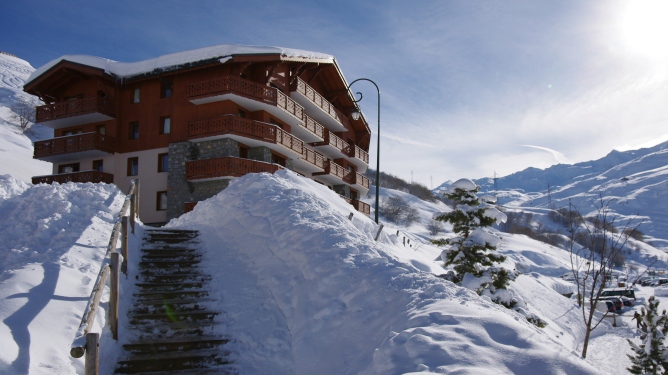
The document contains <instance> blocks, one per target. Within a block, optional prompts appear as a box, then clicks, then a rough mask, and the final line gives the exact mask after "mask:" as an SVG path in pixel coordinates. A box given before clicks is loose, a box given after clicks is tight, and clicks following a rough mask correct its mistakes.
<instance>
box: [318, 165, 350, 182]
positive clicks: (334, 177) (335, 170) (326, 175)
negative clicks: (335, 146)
mask: <svg viewBox="0 0 668 375" xmlns="http://www.w3.org/2000/svg"><path fill="white" fill-rule="evenodd" d="M350 173H351V172H349V171H348V170H347V169H345V168H343V167H342V166H340V165H338V164H336V163H335V162H333V161H331V160H327V161H325V170H324V171H323V172H319V173H313V177H315V178H316V179H317V180H320V181H322V182H326V183H329V184H332V185H341V184H343V183H344V182H345V180H346V178H349V177H348V176H349V174H350Z"/></svg>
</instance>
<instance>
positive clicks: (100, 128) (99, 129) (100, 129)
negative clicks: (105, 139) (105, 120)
mask: <svg viewBox="0 0 668 375" xmlns="http://www.w3.org/2000/svg"><path fill="white" fill-rule="evenodd" d="M95 131H97V132H98V133H100V134H107V127H106V126H105V125H98V126H96V127H95Z"/></svg>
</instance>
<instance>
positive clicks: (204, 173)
mask: <svg viewBox="0 0 668 375" xmlns="http://www.w3.org/2000/svg"><path fill="white" fill-rule="evenodd" d="M279 169H283V168H282V167H281V166H280V165H276V164H270V163H265V162H261V161H256V160H250V159H241V158H235V157H229V156H228V157H223V158H215V159H204V160H195V161H188V162H186V180H188V181H194V182H198V181H210V180H222V179H232V178H236V177H241V176H243V175H246V174H248V173H262V172H268V173H274V172H276V171H277V170H279Z"/></svg>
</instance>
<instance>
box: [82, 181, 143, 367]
mask: <svg viewBox="0 0 668 375" xmlns="http://www.w3.org/2000/svg"><path fill="white" fill-rule="evenodd" d="M138 206H139V180H132V182H131V185H130V189H129V190H128V193H127V195H126V197H125V201H124V202H123V207H121V211H120V212H119V214H118V217H117V218H116V221H115V223H114V228H113V230H112V232H111V236H110V238H109V244H108V245H107V251H106V253H105V256H104V259H103V260H102V264H101V267H100V272H99V273H98V276H97V280H96V281H95V285H94V286H93V291H92V292H91V295H90V297H89V298H88V304H87V305H86V309H85V310H84V313H83V316H82V318H81V324H79V328H78V329H77V333H76V334H75V336H74V340H73V341H72V346H71V349H70V355H71V356H72V357H74V358H80V357H82V356H83V355H84V354H86V374H87V375H88V374H97V358H98V355H97V350H98V349H97V340H98V339H99V334H97V333H95V334H91V333H90V330H91V328H92V326H93V323H94V322H95V316H96V310H97V307H98V305H99V303H100V298H101V297H102V291H103V290H104V285H105V282H106V279H107V276H108V275H110V274H111V297H110V301H109V310H110V314H109V321H110V324H109V325H110V326H111V330H112V335H113V337H114V339H118V301H119V290H118V279H119V272H120V271H121V268H122V269H123V270H124V271H123V272H125V269H126V265H127V258H128V253H127V251H128V249H127V247H128V231H129V229H128V227H129V226H130V227H131V230H132V233H134V227H135V216H136V215H137V212H138V209H137V208H138ZM128 210H129V211H130V212H129V214H130V215H129V217H127V216H125V215H126V213H127V212H128ZM128 221H129V224H128ZM119 233H120V235H121V254H119V253H117V252H116V244H117V242H118V236H119ZM121 255H122V256H123V263H122V264H121V263H120V262H119V257H120V256H121ZM91 335H94V336H93V337H92V338H91ZM90 340H93V341H94V342H95V344H94V345H90V344H91V343H90ZM91 347H95V350H94V351H95V353H92V352H91V349H92V348H91ZM89 361H91V362H92V361H95V364H94V365H92V364H89Z"/></svg>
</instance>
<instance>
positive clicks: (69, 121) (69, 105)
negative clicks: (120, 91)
mask: <svg viewBox="0 0 668 375" xmlns="http://www.w3.org/2000/svg"><path fill="white" fill-rule="evenodd" d="M115 116H116V111H115V108H114V104H113V102H112V101H111V100H108V99H106V98H101V97H98V96H87V97H83V98H80V99H72V100H66V101H63V102H57V103H53V104H47V105H42V106H39V107H37V108H36V109H35V121H36V122H37V123H39V124H42V125H44V126H48V127H50V128H54V129H61V128H65V127H69V126H77V125H82V124H90V123H93V122H100V121H107V120H111V119H113V118H114V117H115Z"/></svg>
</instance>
